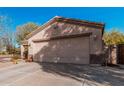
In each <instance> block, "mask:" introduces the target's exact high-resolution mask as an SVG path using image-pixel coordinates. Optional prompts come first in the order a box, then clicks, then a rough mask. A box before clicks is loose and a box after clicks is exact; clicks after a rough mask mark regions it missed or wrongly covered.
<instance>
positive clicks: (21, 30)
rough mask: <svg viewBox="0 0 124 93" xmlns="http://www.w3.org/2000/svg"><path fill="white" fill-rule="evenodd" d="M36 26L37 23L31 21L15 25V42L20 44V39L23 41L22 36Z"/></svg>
mask: <svg viewBox="0 0 124 93" xmlns="http://www.w3.org/2000/svg"><path fill="white" fill-rule="evenodd" d="M36 28H38V25H37V24H35V23H33V22H29V23H26V24H23V25H20V26H17V28H16V41H17V43H18V44H19V45H20V44H21V41H23V40H24V38H25V37H26V36H27V35H28V34H29V33H31V32H32V31H33V30H35V29H36Z"/></svg>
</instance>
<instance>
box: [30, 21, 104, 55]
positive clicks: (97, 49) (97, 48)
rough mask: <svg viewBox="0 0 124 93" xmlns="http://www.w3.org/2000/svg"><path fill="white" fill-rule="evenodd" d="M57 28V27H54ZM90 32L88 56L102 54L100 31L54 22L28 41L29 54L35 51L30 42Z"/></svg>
mask: <svg viewBox="0 0 124 93" xmlns="http://www.w3.org/2000/svg"><path fill="white" fill-rule="evenodd" d="M56 26H57V27H56ZM89 32H92V35H91V36H90V54H99V53H101V52H102V31H101V29H98V28H94V27H86V26H79V25H75V24H68V23H62V22H55V23H54V24H52V25H50V26H48V27H46V28H45V29H44V30H42V31H40V32H39V33H37V34H35V35H34V36H32V37H31V38H30V39H28V43H29V45H30V47H29V54H34V53H35V51H37V49H36V47H35V45H34V43H33V42H32V40H35V39H43V38H47V37H55V36H63V35H70V34H80V33H89Z"/></svg>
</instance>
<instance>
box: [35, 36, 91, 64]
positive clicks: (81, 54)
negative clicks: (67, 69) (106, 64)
mask: <svg viewBox="0 0 124 93" xmlns="http://www.w3.org/2000/svg"><path fill="white" fill-rule="evenodd" d="M35 46H36V48H37V49H39V47H40V49H39V51H40V52H38V51H37V52H38V53H35V54H36V56H37V59H38V60H39V61H41V62H56V63H78V64H88V63H89V37H76V38H68V39H58V40H51V41H49V42H47V43H46V42H40V43H35Z"/></svg>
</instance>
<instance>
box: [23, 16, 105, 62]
mask: <svg viewBox="0 0 124 93" xmlns="http://www.w3.org/2000/svg"><path fill="white" fill-rule="evenodd" d="M103 33H104V24H103V23H96V22H89V21H84V20H78V19H72V18H64V17H60V16H56V17H54V18H52V19H51V20H49V21H48V22H47V23H45V24H44V25H42V26H41V27H39V28H37V29H36V30H35V31H33V32H31V33H30V34H29V35H28V36H27V37H26V39H25V40H24V41H23V43H22V45H21V56H22V58H23V57H24V52H25V50H26V53H27V57H28V56H32V58H33V61H37V62H55V63H76V64H89V63H100V61H99V60H100V59H101V58H100V55H101V54H102V52H103V40H102V36H103Z"/></svg>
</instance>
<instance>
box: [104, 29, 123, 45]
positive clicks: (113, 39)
mask: <svg viewBox="0 0 124 93" xmlns="http://www.w3.org/2000/svg"><path fill="white" fill-rule="evenodd" d="M103 39H104V42H105V44H106V45H116V44H124V34H123V33H121V32H119V31H118V30H114V29H113V30H112V31H110V32H106V33H104V36H103Z"/></svg>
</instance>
